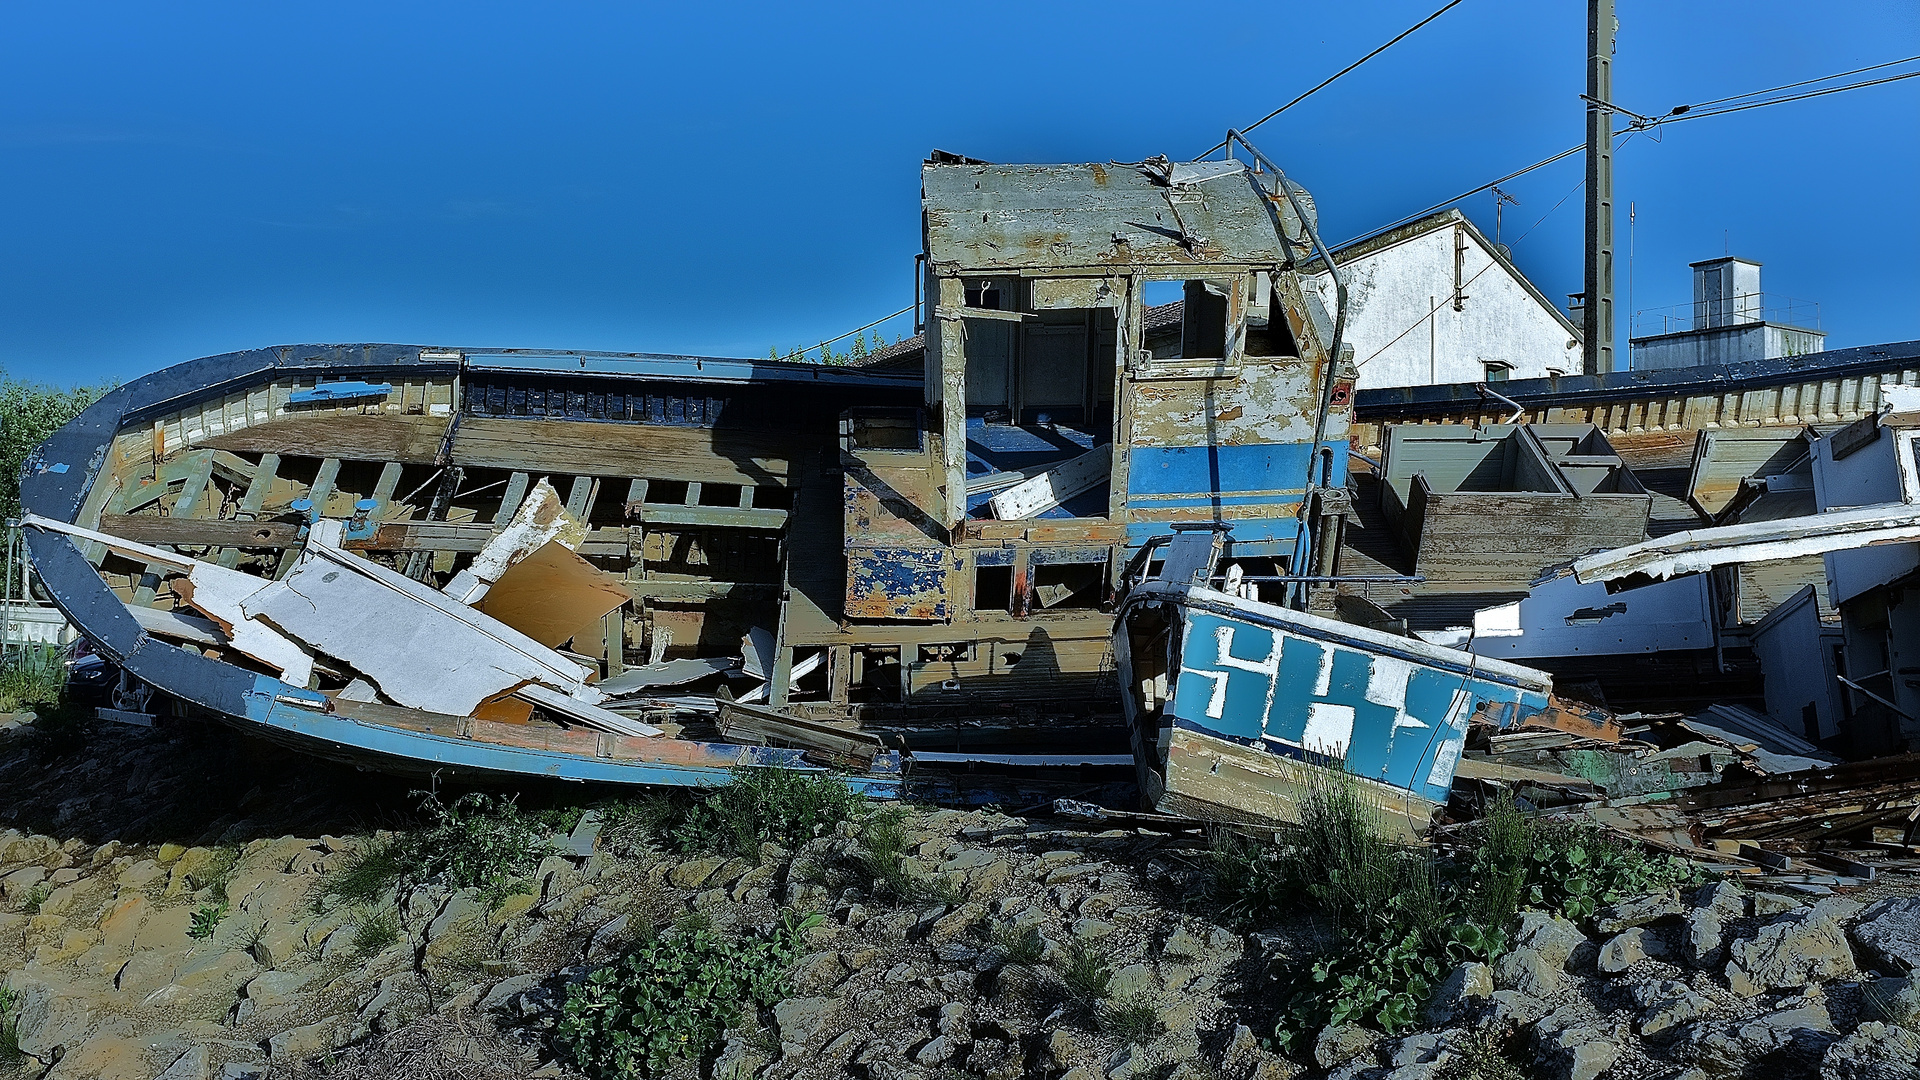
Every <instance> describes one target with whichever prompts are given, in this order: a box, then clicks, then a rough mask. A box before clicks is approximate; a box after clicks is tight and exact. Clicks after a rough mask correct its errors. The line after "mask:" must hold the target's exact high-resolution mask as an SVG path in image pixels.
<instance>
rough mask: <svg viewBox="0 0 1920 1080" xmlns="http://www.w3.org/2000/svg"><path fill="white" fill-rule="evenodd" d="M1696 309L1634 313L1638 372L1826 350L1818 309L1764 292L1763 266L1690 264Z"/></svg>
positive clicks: (1734, 261) (1733, 260)
mask: <svg viewBox="0 0 1920 1080" xmlns="http://www.w3.org/2000/svg"><path fill="white" fill-rule="evenodd" d="M1689 265H1690V266H1691V267H1692V269H1693V303H1691V304H1677V305H1675V306H1673V307H1670V308H1656V309H1651V310H1648V311H1636V312H1634V313H1633V333H1632V335H1631V336H1630V337H1629V338H1628V339H1627V344H1628V346H1629V347H1630V348H1631V349H1632V350H1633V367H1634V370H1636V371H1641V370H1655V369H1659V368H1679V367H1707V366H1710V365H1714V364H1740V363H1746V362H1747V361H1750V360H1776V359H1779V358H1780V357H1783V356H1804V355H1806V354H1807V353H1816V352H1819V351H1821V350H1822V349H1825V348H1826V347H1827V335H1826V334H1824V333H1822V332H1821V331H1820V305H1818V304H1815V303H1811V302H1808V301H1805V300H1795V299H1793V298H1792V297H1787V296H1781V295H1779V294H1777V293H1776V294H1772V295H1769V294H1768V293H1766V292H1763V291H1762V290H1761V288H1760V264H1759V263H1757V262H1754V261H1753V260H1752V259H1742V258H1738V257H1735V256H1728V257H1725V258H1719V259H1708V260H1706V261H1705V262H1697V263H1691V264H1689Z"/></svg>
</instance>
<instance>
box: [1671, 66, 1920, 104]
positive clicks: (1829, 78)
mask: <svg viewBox="0 0 1920 1080" xmlns="http://www.w3.org/2000/svg"><path fill="white" fill-rule="evenodd" d="M1915 60H1920V56H1909V57H1906V58H1904V59H1900V60H1889V61H1887V62H1886V63H1884V64H1870V65H1868V66H1866V67H1863V68H1854V69H1853V70H1852V71H1841V72H1836V73H1834V74H1832V75H1823V76H1821V77H1820V78H1818V79H1803V80H1801V81H1800V82H1792V83H1787V84H1786V85H1784V86H1770V87H1768V88H1767V89H1765V90H1755V91H1753V92H1752V93H1748V94H1735V95H1733V96H1732V97H1723V98H1714V99H1713V100H1712V101H1696V102H1694V103H1693V104H1692V105H1691V106H1689V107H1690V108H1694V109H1702V108H1705V107H1707V106H1708V105H1719V104H1721V103H1722V102H1727V101H1741V100H1743V99H1746V98H1750V97H1759V96H1760V95H1761V94H1772V93H1777V92H1779V91H1781V90H1791V89H1793V88H1794V87H1796V86H1812V85H1813V84H1814V83H1823V82H1832V81H1833V80H1835V79H1844V78H1846V77H1847V76H1849V75H1859V74H1861V73H1862V72H1867V71H1879V70H1880V69H1881V68H1890V67H1898V66H1899V65H1901V64H1910V63H1912V62H1913V61H1915Z"/></svg>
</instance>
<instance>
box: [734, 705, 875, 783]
mask: <svg viewBox="0 0 1920 1080" xmlns="http://www.w3.org/2000/svg"><path fill="white" fill-rule="evenodd" d="M720 733H721V734H722V735H723V736H725V737H726V738H728V739H733V740H736V741H741V742H749V741H751V742H761V743H768V744H772V745H783V746H792V747H796V748H798V749H801V750H805V751H807V754H808V756H809V757H813V756H818V757H820V758H822V759H824V760H825V761H827V762H829V763H831V764H835V765H847V766H852V767H855V768H860V769H865V768H867V767H869V766H871V765H872V764H873V759H874V756H875V755H877V754H879V753H880V751H881V750H882V749H883V747H882V746H881V743H880V739H879V738H878V737H877V736H874V735H871V734H868V733H867V732H864V731H853V730H849V729H846V728H839V727H832V726H830V725H827V724H816V723H814V722H813V721H811V720H802V719H800V718H799V717H796V716H789V715H787V714H786V713H782V712H777V711H775V710H773V709H765V708H756V707H754V706H752V705H746V704H742V703H740V702H737V701H725V700H722V701H721V702H720Z"/></svg>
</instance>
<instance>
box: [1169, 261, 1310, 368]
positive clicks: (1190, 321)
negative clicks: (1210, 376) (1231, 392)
mask: <svg viewBox="0 0 1920 1080" xmlns="http://www.w3.org/2000/svg"><path fill="white" fill-rule="evenodd" d="M1245 287H1246V286H1244V285H1242V284H1241V283H1240V282H1239V281H1238V280H1234V279H1215V278H1196V279H1189V280H1184V281H1148V282H1145V283H1144V285H1143V287H1142V290H1141V297H1142V302H1143V305H1144V307H1145V309H1146V310H1145V311H1144V312H1143V313H1142V319H1141V322H1142V332H1143V334H1144V336H1145V338H1146V348H1147V351H1148V352H1149V353H1151V354H1152V355H1153V359H1155V360H1213V361H1216V362H1221V363H1224V362H1225V361H1226V360H1227V359H1228V358H1229V353H1230V346H1231V343H1232V340H1233V327H1232V326H1231V325H1229V324H1230V322H1231V320H1232V304H1231V302H1230V301H1231V298H1232V295H1233V292H1234V290H1235V289H1239V288H1245ZM1269 307H1270V308H1271V305H1269ZM1288 336H1289V338H1291V334H1290V333H1289V335H1288Z"/></svg>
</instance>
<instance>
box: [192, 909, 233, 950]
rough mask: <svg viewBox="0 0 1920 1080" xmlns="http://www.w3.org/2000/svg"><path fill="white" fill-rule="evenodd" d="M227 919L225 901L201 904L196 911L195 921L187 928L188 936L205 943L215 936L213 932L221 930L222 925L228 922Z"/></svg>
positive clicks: (194, 914) (194, 913)
mask: <svg viewBox="0 0 1920 1080" xmlns="http://www.w3.org/2000/svg"><path fill="white" fill-rule="evenodd" d="M226 917H227V902H226V901H225V900H221V901H218V902H216V903H212V904H201V905H200V906H199V907H197V908H195V909H194V912H193V921H192V923H191V924H189V925H188V927H187V936H188V937H190V938H192V939H194V940H195V941H205V940H206V939H208V938H210V937H212V936H213V932H214V931H215V930H217V929H219V928H220V924H221V923H222V922H224V921H225V920H226Z"/></svg>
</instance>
